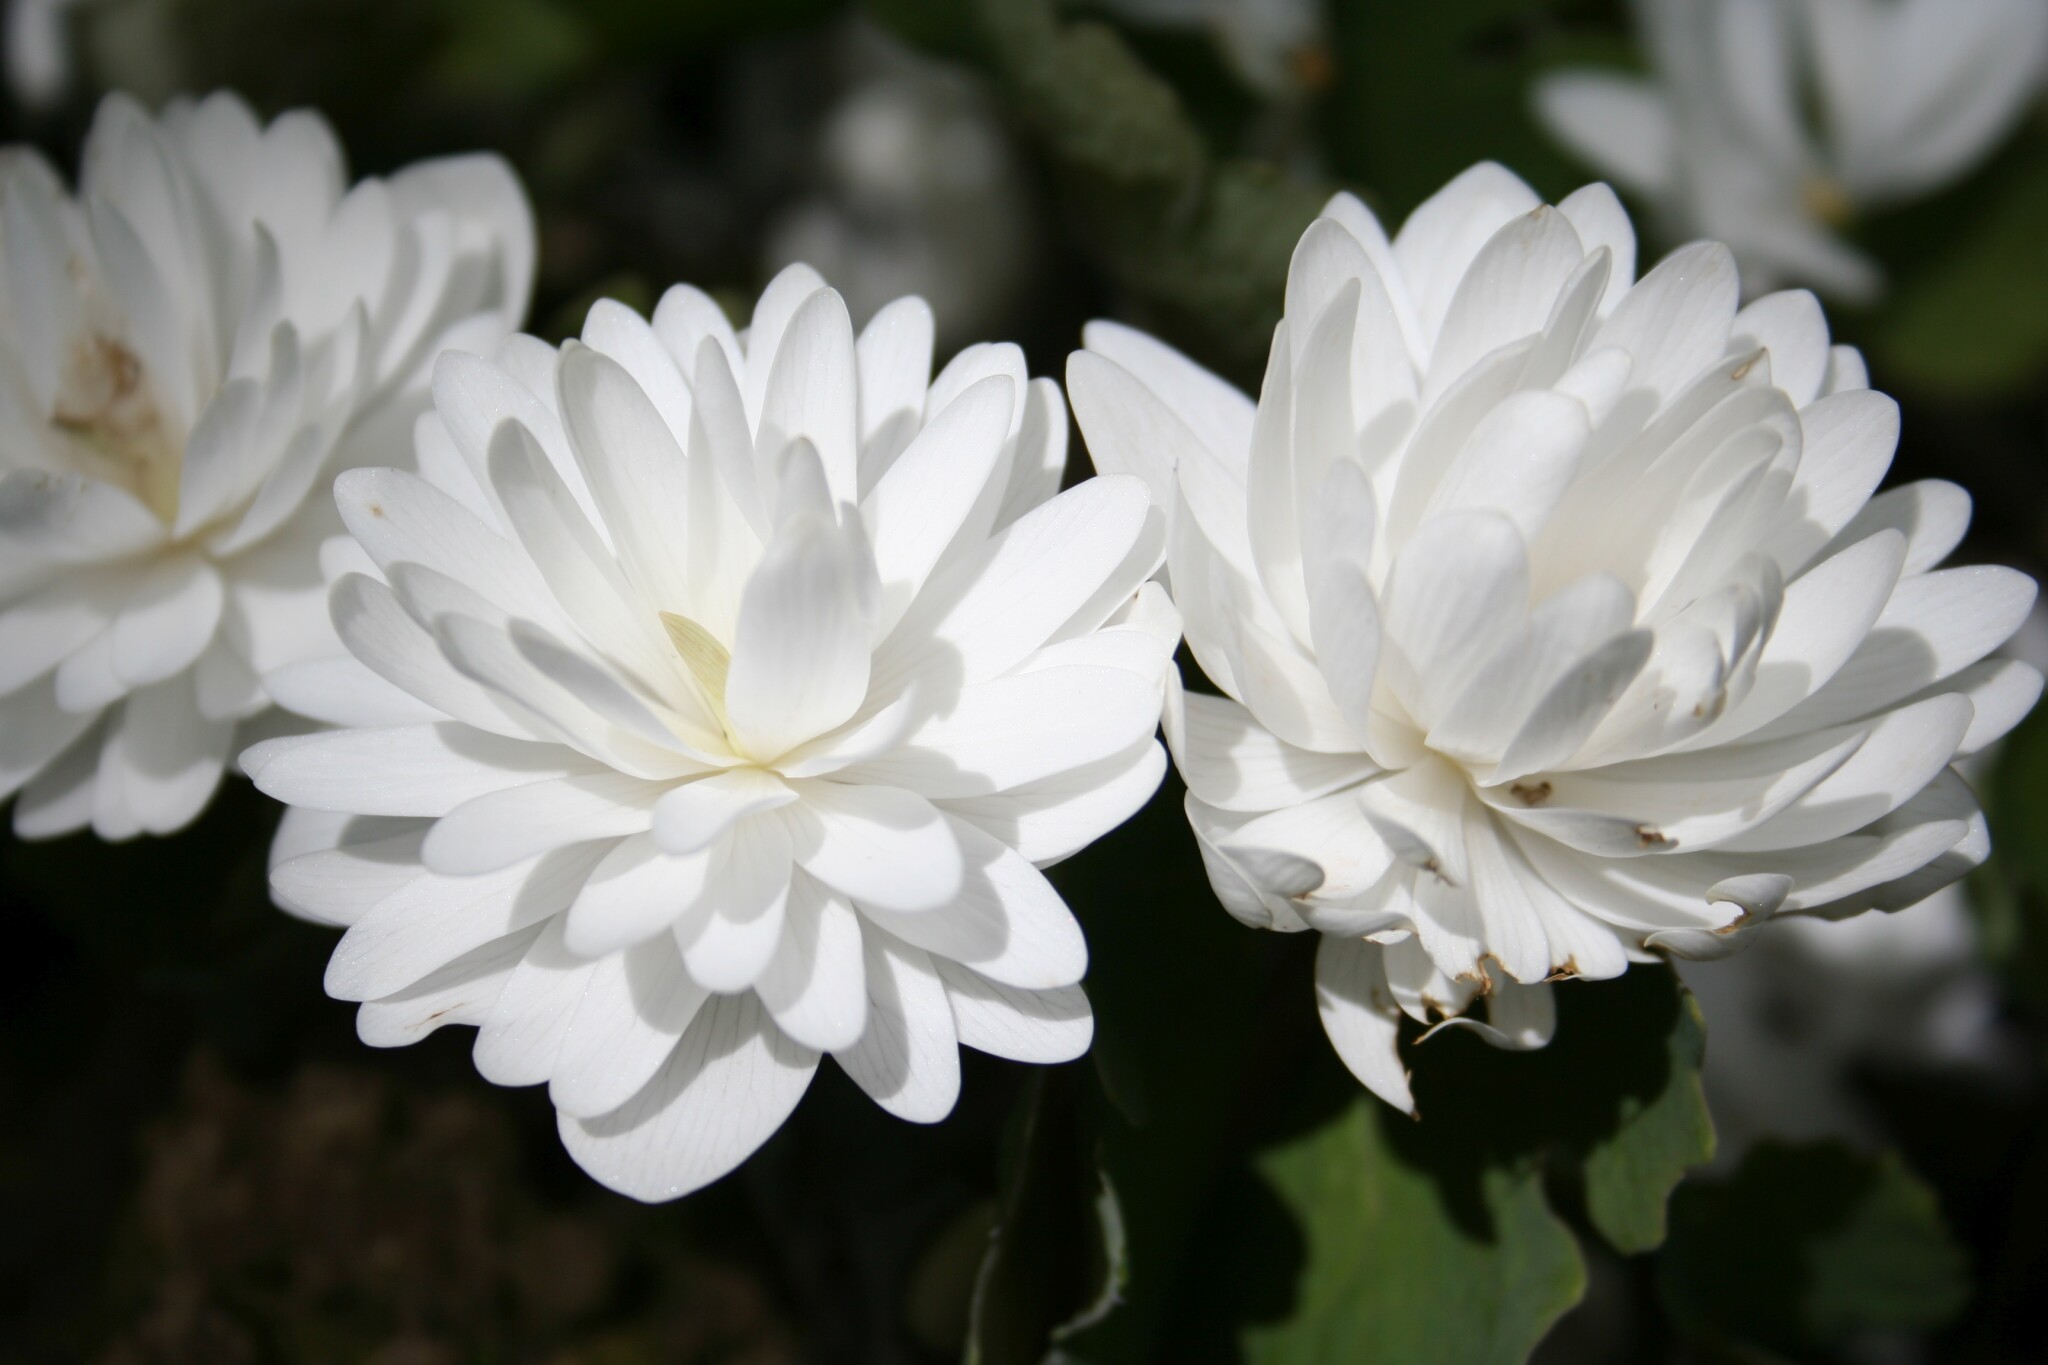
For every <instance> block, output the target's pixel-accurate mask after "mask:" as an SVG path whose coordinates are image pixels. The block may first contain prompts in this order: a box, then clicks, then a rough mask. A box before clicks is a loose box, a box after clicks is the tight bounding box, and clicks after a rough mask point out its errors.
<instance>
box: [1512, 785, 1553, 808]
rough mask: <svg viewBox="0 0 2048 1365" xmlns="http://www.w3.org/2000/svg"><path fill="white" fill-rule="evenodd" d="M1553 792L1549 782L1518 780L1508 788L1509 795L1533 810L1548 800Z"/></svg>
mask: <svg viewBox="0 0 2048 1365" xmlns="http://www.w3.org/2000/svg"><path fill="white" fill-rule="evenodd" d="M1551 792H1552V788H1551V785H1550V784H1549V783H1548V782H1517V783H1515V784H1514V785H1513V786H1511V787H1509V788H1508V795H1510V796H1512V797H1514V798H1515V800H1517V801H1519V802H1521V803H1522V804H1523V805H1525V806H1528V807H1530V808H1531V809H1532V810H1533V809H1534V808H1535V807H1537V806H1540V805H1542V804H1543V803H1544V802H1545V801H1548V800H1549V799H1550V797H1551Z"/></svg>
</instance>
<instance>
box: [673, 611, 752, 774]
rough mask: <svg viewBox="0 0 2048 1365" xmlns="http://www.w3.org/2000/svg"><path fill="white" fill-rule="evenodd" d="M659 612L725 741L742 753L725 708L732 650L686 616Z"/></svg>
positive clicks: (736, 751)
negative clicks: (726, 683) (726, 684)
mask: <svg viewBox="0 0 2048 1365" xmlns="http://www.w3.org/2000/svg"><path fill="white" fill-rule="evenodd" d="M660 616H661V624H662V627H663V628H664V629H666V630H667V631H668V639H669V643H670V644H672V645H674V646H675V648H676V653H677V654H679V655H681V656H682V660H683V667H684V669H685V671H686V672H687V673H688V674H689V677H690V681H691V682H692V683H694V684H695V685H696V688H697V694H698V696H699V697H700V698H701V699H702V700H703V702H704V704H705V706H706V707H708V708H709V709H710V711H711V714H712V715H713V716H715V717H716V718H717V720H718V728H719V729H720V730H721V731H723V732H724V734H725V742H726V744H727V745H729V746H730V747H731V749H732V751H733V752H734V753H735V754H738V753H744V752H745V751H744V750H742V749H741V748H740V745H739V740H738V739H737V738H736V737H735V736H734V735H733V732H732V721H731V719H730V718H728V717H727V715H726V710H725V677H726V674H728V673H730V672H731V671H732V651H731V650H729V649H727V648H726V647H725V645H724V644H723V643H722V642H721V641H720V640H719V638H718V637H717V636H716V635H713V634H712V633H711V632H710V631H709V630H707V629H705V628H704V627H703V626H702V625H700V624H699V623H698V622H696V621H692V620H691V619H690V618H689V617H687V616H679V615H677V614H676V613H675V612H672V611H664V612H662V613H660Z"/></svg>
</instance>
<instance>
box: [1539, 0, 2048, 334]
mask: <svg viewBox="0 0 2048 1365" xmlns="http://www.w3.org/2000/svg"><path fill="white" fill-rule="evenodd" d="M1638 29H1639V32H1640V33H1641V37H1642V41H1643V45H1644V47H1645V49H1646V55H1647V56H1648V57H1649V60H1650V63H1651V66H1652V68H1653V70H1654V72H1655V77H1654V79H1650V80H1643V79H1639V78H1636V77H1630V76H1623V75H1620V74H1618V73H1615V72H1609V71H1591V70H1579V71H1562V72H1558V73H1555V74H1553V75H1551V76H1548V77H1546V78H1545V79H1543V80H1542V81H1541V82H1539V83H1538V85H1537V88H1536V111H1537V114H1538V116H1539V117H1540V118H1541V119H1542V120H1543V122H1544V123H1545V124H1547V125H1548V126H1549V128H1550V130H1551V132H1552V134H1553V135H1555V136H1556V137H1557V138H1558V139H1559V140H1560V141H1562V142H1563V143H1565V144H1566V145H1567V146H1569V147H1570V148H1572V150H1574V151H1575V152H1577V153H1578V154H1579V155H1581V156H1583V157H1584V158H1585V159H1586V160H1587V161H1588V162H1589V163H1591V164H1592V165H1593V166H1594V167H1595V168H1596V169H1598V170H1599V171H1600V172H1601V173H1603V174H1605V175H1608V176H1611V177H1613V179H1614V181H1615V182H1616V183H1617V184H1619V185H1620V186H1622V188H1624V189H1627V190H1631V191H1634V192H1636V193H1639V194H1641V195H1642V196H1643V197H1644V198H1645V199H1646V200H1648V201H1649V202H1651V203H1654V204H1655V205H1657V207H1658V209H1659V211H1660V213H1661V214H1662V215H1663V216H1665V217H1666V218H1667V219H1668V220H1669V224H1670V227H1671V230H1672V231H1673V233H1674V235H1676V236H1680V237H1691V236H1701V237H1711V238H1713V239H1715V240H1717V241H1723V242H1726V243H1727V244H1728V245H1729V246H1730V247H1731V248H1733V249H1734V251H1735V254H1736V256H1737V257H1738V258H1739V259H1740V260H1741V262H1742V268H1743V274H1744V276H1745V277H1746V283H1747V284H1748V285H1749V287H1750V288H1751V289H1753V290H1762V289H1767V288H1771V287H1773V285H1774V284H1775V283H1776V282H1778V281H1793V282H1799V283H1805V284H1811V285H1813V286H1814V287H1815V288H1818V289H1824V290H1827V291H1829V292H1831V293H1836V294H1839V295H1841V296H1842V297H1844V298H1846V299H1852V300H1863V299H1868V298H1870V297H1871V296H1872V295H1874V294H1875V293H1876V292H1877V290H1878V287H1879V285H1880V276H1879V273H1878V270H1877V267H1876V265H1875V264H1873V263H1872V262H1871V261H1870V259H1869V258H1868V257H1866V256H1865V255H1864V254H1863V253H1862V252H1860V251H1858V250H1857V249H1856V248H1854V247H1852V246H1850V245H1848V244H1847V243H1845V242H1843V241H1841V240H1840V239H1839V238H1837V237H1836V236H1835V235H1834V232H1833V229H1834V228H1835V227H1838V226H1840V225H1841V223H1842V222H1843V221H1845V220H1846V219H1847V218H1848V216H1849V215H1850V214H1852V213H1854V212H1856V211H1860V210H1863V209H1868V208H1875V207H1881V206H1883V205H1886V204H1892V203H1897V202H1899V201H1902V200H1908V199H1912V198H1915V197H1917V196H1920V195H1924V194H1926V193H1929V192H1930V191H1933V190H1936V189H1939V188H1941V187H1942V186H1943V185H1945V184H1947V183H1949V182H1951V181H1953V180H1955V179H1956V178H1957V177H1959V176H1961V175H1962V174H1963V173H1964V172H1966V171H1968V170H1969V169H1970V168H1971V167H1972V166H1974V165H1975V164H1976V163H1977V162H1978V161H1979V160H1980V159H1981V158H1982V157H1983V156H1984V154H1985V153H1986V152H1988V151H1989V150H1990V149H1991V148H1992V146H1993V145H1994V144H1995V143H1996V142H1997V141H1998V140H1999V139H2000V138H2001V137H2002V136H2004V134H2005V133H2006V132H2007V131H2008V130H2009V129H2010V128H2011V127H2012V125H2013V123H2014V122H2015V121H2016V120H2017V119H2018V117H2019V115H2020V111H2021V109H2022V108H2023V107H2024V106H2025V104H2026V103H2027V101H2028V100H2030V99H2032V98H2033V97H2034V96H2035V95H2036V94H2037V93H2038V91H2039V86H2040V79H2041V72H2042V65H2043V62H2044V60H2048V3H2043V0H1798V2H1797V3H1793V4H1787V3H1784V2H1783V0H1641V2H1640V5H1639V24H1638ZM1808 89H1812V90H1814V91H1815V93H1816V95H1817V100H1818V104H1817V109H1816V110H1815V111H1814V113H1809V112H1808V110H1807V108H1806V106H1805V104H1804V99H1805V95H1804V92H1805V91H1806V90H1808ZM1815 113H1817V115H1818V118H1817V119H1816V118H1815V117H1814V114H1815Z"/></svg>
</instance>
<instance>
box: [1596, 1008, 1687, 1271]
mask: <svg viewBox="0 0 2048 1365" xmlns="http://www.w3.org/2000/svg"><path fill="white" fill-rule="evenodd" d="M1706 1044H1707V1033H1706V1026H1705V1023H1704V1022H1703V1021H1702V1019H1701V1018H1700V1006H1699V1002H1698V1001H1697V1000H1695V999H1693V996H1692V992H1690V991H1688V990H1686V989H1684V988H1683V987H1680V988H1679V992H1678V1012H1677V1017H1676V1020H1675V1021H1674V1024H1673V1026H1672V1028H1671V1029H1670V1031H1669V1032H1668V1033H1666V1034H1665V1056H1666V1059H1667V1061H1668V1063H1669V1066H1670V1070H1669V1071H1668V1072H1667V1073H1666V1076H1665V1080H1664V1083H1663V1085H1661V1086H1659V1087H1658V1088H1657V1089H1656V1090H1655V1091H1654V1092H1653V1093H1651V1094H1649V1095H1636V1094H1629V1095H1624V1096H1623V1098H1622V1101H1621V1108H1620V1113H1619V1116H1618V1117H1619V1121H1618V1123H1617V1124H1616V1127H1615V1130H1614V1132H1613V1133H1612V1134H1611V1135H1609V1136H1607V1137H1605V1138H1602V1139H1600V1140H1599V1141H1597V1142H1595V1143H1594V1144H1593V1146H1592V1149H1591V1150H1590V1151H1588V1152H1587V1154H1586V1163H1585V1180H1586V1214H1587V1216H1588V1217H1589V1218H1590V1219H1591V1220H1592V1222H1593V1226H1594V1227H1596V1228H1598V1229H1599V1230H1600V1235H1601V1236H1603V1237H1605V1238H1606V1239H1607V1241H1608V1243H1609V1244H1610V1245H1611V1246H1613V1247H1614V1249H1615V1250H1616V1251H1619V1252H1622V1253H1624V1254H1631V1253H1634V1252H1639V1251H1648V1250H1650V1249H1652V1248H1653V1247H1655V1246H1657V1245H1658V1244H1659V1243H1661V1242H1663V1240H1664V1229H1665V1205H1666V1202H1667V1201H1668V1200H1669V1199H1670V1197H1671V1191H1672V1190H1673V1189H1674V1188H1675V1187H1676V1186H1677V1184H1678V1182H1679V1181H1680V1180H1682V1179H1683V1178H1684V1177H1685V1173H1686V1171H1687V1170H1688V1169H1690V1168H1691V1167H1694V1166H1698V1165H1702V1164H1704V1163H1705V1162H1706V1161H1707V1160H1708V1159H1709V1158H1711V1157H1712V1156H1713V1155H1714V1123H1713V1119H1712V1118H1711V1117H1709V1115H1708V1113H1707V1096H1706V1092H1705V1090H1704V1089H1703V1088H1702V1086H1701V1084H1700V1064H1701V1063H1702V1062H1703V1061H1704V1060H1705V1058H1706Z"/></svg>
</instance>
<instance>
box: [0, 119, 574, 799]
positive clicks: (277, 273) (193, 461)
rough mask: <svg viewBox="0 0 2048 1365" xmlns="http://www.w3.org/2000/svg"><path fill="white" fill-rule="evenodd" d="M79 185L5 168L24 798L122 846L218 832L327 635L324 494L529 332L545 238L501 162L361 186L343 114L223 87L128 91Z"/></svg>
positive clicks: (7, 766) (7, 466) (3, 362)
mask: <svg viewBox="0 0 2048 1365" xmlns="http://www.w3.org/2000/svg"><path fill="white" fill-rule="evenodd" d="M80 184H81V190H80V193H79V196H78V198H77V199H76V200H74V199H72V198H71V197H69V196H68V195H67V194H66V193H65V191H64V188H63V186H62V185H61V183H60V182H59V181H58V179H57V177H56V175H55V174H54V173H53V172H52V171H51V169H50V168H49V166H48V165H47V164H45V163H44V162H43V161H42V160H41V159H40V158H39V157H37V156H36V155H35V154H34V153H33V152H30V151H28V150H26V149H20V148H10V149H6V150H0V800H4V799H5V798H7V797H8V796H12V795H14V794H15V793H16V792H17V791H19V792H20V797H19V799H18V800H17V802H16V804H15V810H14V825H15V829H16V830H17V831H18V832H19V833H21V834H23V835H25V836H42V835H51V834H60V833H64V832H66V831H69V830H73V829H77V828H79V827H81V826H83V825H85V824H86V823H87V822H88V821H89V822H90V823H91V824H92V826H93V828H94V829H95V830H96V831H98V832H99V834H100V835H102V836H103V837H106V838H110V839H118V838H125V837H128V836H131V835H134V834H137V833H140V832H144V831H147V832H149V833H156V834H160V833H165V832H168V831H170V830H174V829H177V828H179V827H180V826H182V825H184V824H185V823H186V822H188V821H189V820H191V819H192V818H193V816H195V815H197V814H198V812H199V810H200V808H201V807H202V806H204V805H205V804H206V801H207V798H208V797H209V796H210V795H211V794H212V792H213V790H214V787H215V786H216V784H217V783H218V781H219V779H220V774H221V771H222V767H223V764H224V763H225V761H226V759H227V757H228V755H229V754H230V752H231V751H232V750H233V748H234V747H235V746H234V732H235V729H236V727H237V725H238V724H239V723H240V722H241V721H243V720H246V719H248V718H250V717H251V716H253V715H255V714H256V713H258V712H260V711H262V710H263V709H265V708H266V707H267V706H268V705H269V699H268V698H267V696H266V694H265V691H264V689H263V686H262V684H261V683H260V682H259V678H260V676H261V675H262V674H263V673H265V672H267V671H268V670H270V669H272V668H274V667H276V666H277V665H279V664H281V663H284V662H287V661H289V660H290V659H292V658H293V657H296V656H298V655H300V654H302V653H306V652H308V651H311V650H315V649H318V648H321V645H320V642H321V641H322V640H323V639H326V640H331V638H332V637H331V635H330V634H329V633H328V628H327V626H326V624H325V619H324V614H323V613H322V611H321V602H322V600H323V597H324V584H323V583H322V581H321V575H320V569H319V564H318V555H319V547H320V542H321V539H322V538H323V537H324V536H326V535H328V534H330V533H338V532H339V530H340V526H339V524H338V523H337V522H336V521H335V519H334V512H333V508H332V505H331V503H330V502H329V501H328V499H327V498H326V497H325V496H324V490H325V486H326V478H325V477H323V476H324V475H326V476H331V471H332V470H333V469H335V468H336V467H337V466H340V465H345V464H349V463H359V462H361V461H362V460H363V459H365V458H376V459H378V460H379V461H380V462H382V463H388V462H389V461H390V459H391V458H392V455H391V451H392V448H393V447H394V446H396V448H397V449H399V450H403V449H404V448H405V442H406V440H407V436H408V431H409V427H410V423H411V421H412V419H413V417H414V415H415V413H416V412H417V411H418V410H419V409H420V408H421V407H423V406H424V387H425V379H426V371H427V362H428V360H429V359H430V358H431V356H432V355H433V353H434V352H435V350H437V349H438V348H439V346H440V345H442V344H464V345H471V346H486V347H487V346H491V345H494V344H496V342H497V340H498V339H499V338H500V337H503V336H504V335H506V334H507V333H508V332H509V331H510V330H511V329H512V328H513V327H514V326H516V325H517V324H518V321H519V318H520V315H521V313H522V312H523V310H524V308H525V301H526V290H527V284H528V278H529V276H530V274H531V272H532V264H533V230H532V224H531V221H530V219H529V217H528V213H527V209H526V205H525V201H524V199H523V197H522V196H521V193H520V190H519V187H518V184H517V182H516V181H515V180H514V179H513V177H512V174H511V172H510V170H509V169H508V168H507V167H505V166H504V165H503V163H501V162H499V161H498V160H496V159H495V158H492V157H483V156H475V157H459V158H453V159H449V160H441V161H430V162H423V163H421V164H419V165H416V166H412V167H410V168H408V169H406V170H404V171H401V172H400V173H399V174H397V175H396V176H393V177H392V178H391V179H390V180H388V181H383V180H365V181H363V182H361V183H360V184H358V185H356V186H355V187H354V188H353V189H350V188H348V187H347V182H346V179H345V174H344V171H343V166H342V159H341V149H340V148H339V147H338V146H337V145H336V143H335V140H334V136H333V134H332V133H331V132H330V131H329V130H328V128H327V126H326V125H325V124H324V123H322V122H321V121H320V120H319V119H318V118H317V117H315V116H313V115H311V114H305V113H294V114H286V115H284V116H283V117H281V118H279V119H278V120H277V121H276V122H274V123H272V124H271V125H269V127H267V128H265V127H262V126H260V125H259V124H258V123H257V122H256V120H255V118H254V117H253V116H252V115H251V114H250V112H249V110H248V109H247V107H245V106H244V105H243V104H241V103H240V102H239V101H238V100H236V99H234V98H233V97H231V96H227V95H214V96H211V97H209V98H208V99H206V100H204V101H202V102H200V103H198V104H191V103H186V102H178V103H174V104H172V105H171V106H170V107H168V108H167V109H165V110H164V112H163V114H162V116H161V117H160V118H158V119H151V118H150V117H149V116H148V115H147V114H145V113H144V112H143V111H142V110H141V109H139V108H138V107H137V106H136V105H135V104H134V103H132V102H131V101H129V100H127V99H126V98H123V97H120V96H112V97H109V98H108V99H107V100H106V101H104V102H103V103H102V104H101V106H100V110H99V115H98V117H97V119H96V120H95V121H94V124H93V128H92V132H91V134H90V136H89V137H88V139H87V141H86V147H85V157H84V169H83V171H82V173H81V175H80ZM316 492H317V493H319V494H321V495H318V496H313V495H315V494H316Z"/></svg>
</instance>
